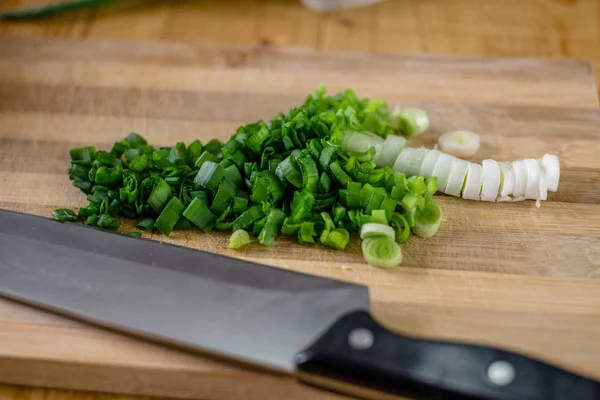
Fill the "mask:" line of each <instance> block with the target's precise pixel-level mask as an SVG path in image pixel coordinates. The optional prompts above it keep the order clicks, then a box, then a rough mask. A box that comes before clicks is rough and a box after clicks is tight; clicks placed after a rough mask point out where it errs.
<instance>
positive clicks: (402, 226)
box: [392, 213, 410, 243]
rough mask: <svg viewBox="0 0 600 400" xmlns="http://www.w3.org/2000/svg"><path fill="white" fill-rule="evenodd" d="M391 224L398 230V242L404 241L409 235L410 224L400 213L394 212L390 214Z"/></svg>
mask: <svg viewBox="0 0 600 400" xmlns="http://www.w3.org/2000/svg"><path fill="white" fill-rule="evenodd" d="M392 224H394V225H395V226H396V229H397V230H398V242H400V243H405V242H406V241H407V240H408V238H409V236H410V226H409V225H408V222H407V221H406V219H405V218H404V217H403V216H402V215H400V214H398V213H395V214H394V215H393V216H392Z"/></svg>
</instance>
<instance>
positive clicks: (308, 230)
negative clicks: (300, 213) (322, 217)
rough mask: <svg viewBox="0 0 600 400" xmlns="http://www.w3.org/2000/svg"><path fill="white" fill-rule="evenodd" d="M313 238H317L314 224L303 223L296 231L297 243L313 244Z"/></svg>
mask: <svg viewBox="0 0 600 400" xmlns="http://www.w3.org/2000/svg"><path fill="white" fill-rule="evenodd" d="M315 236H317V232H316V231H315V223H314V222H309V221H304V222H303V223H302V224H301V225H300V229H299V230H298V243H300V244H304V243H314V242H315V239H314V237H315Z"/></svg>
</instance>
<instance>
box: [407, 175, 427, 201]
mask: <svg viewBox="0 0 600 400" xmlns="http://www.w3.org/2000/svg"><path fill="white" fill-rule="evenodd" d="M408 191H409V192H410V193H411V194H413V195H415V196H419V195H422V194H424V193H425V192H427V185H426V184H425V178H423V177H422V176H412V177H410V179H409V180H408Z"/></svg>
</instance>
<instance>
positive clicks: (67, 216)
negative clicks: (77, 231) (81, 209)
mask: <svg viewBox="0 0 600 400" xmlns="http://www.w3.org/2000/svg"><path fill="white" fill-rule="evenodd" d="M52 215H53V216H54V218H56V219H57V220H59V221H60V222H74V221H77V219H78V217H77V214H75V212H74V211H73V210H69V209H68V208H57V209H56V210H54V211H52Z"/></svg>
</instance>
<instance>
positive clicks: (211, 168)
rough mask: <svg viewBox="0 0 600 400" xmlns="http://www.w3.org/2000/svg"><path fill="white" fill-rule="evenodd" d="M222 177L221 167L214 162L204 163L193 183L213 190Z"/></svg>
mask: <svg viewBox="0 0 600 400" xmlns="http://www.w3.org/2000/svg"><path fill="white" fill-rule="evenodd" d="M224 175H225V170H224V169H223V167H221V166H220V165H219V164H217V163H215V162H212V161H206V162H205V163H203V164H202V166H201V167H200V170H199V171H198V175H196V177H195V178H194V183H195V184H196V185H200V186H202V187H205V188H207V189H211V190H215V189H216V188H217V186H218V185H219V183H220V182H221V179H223V176H224Z"/></svg>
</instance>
